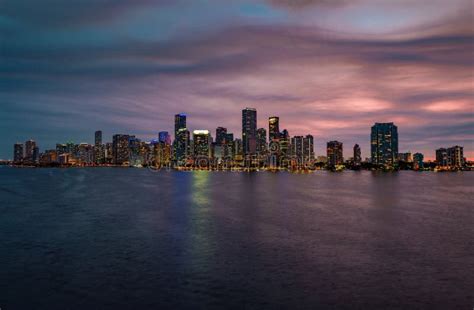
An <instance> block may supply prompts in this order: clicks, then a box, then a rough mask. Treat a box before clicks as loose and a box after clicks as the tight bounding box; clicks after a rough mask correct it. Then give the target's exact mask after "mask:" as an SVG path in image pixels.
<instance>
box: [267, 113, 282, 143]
mask: <svg viewBox="0 0 474 310" xmlns="http://www.w3.org/2000/svg"><path fill="white" fill-rule="evenodd" d="M268 138H269V140H270V142H271V141H274V140H279V139H280V118H279V117H278V116H271V117H269V118H268Z"/></svg>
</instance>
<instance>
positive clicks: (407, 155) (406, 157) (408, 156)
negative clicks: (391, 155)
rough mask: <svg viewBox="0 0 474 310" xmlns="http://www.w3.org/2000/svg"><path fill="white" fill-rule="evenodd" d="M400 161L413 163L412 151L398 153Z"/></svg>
mask: <svg viewBox="0 0 474 310" xmlns="http://www.w3.org/2000/svg"><path fill="white" fill-rule="evenodd" d="M397 158H398V160H399V161H404V162H406V163H411V162H413V157H412V155H411V152H406V153H398V156H397Z"/></svg>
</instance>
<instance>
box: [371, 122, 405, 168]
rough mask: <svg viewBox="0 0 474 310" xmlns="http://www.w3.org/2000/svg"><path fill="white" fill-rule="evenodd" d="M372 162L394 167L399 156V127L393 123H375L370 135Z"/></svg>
mask: <svg viewBox="0 0 474 310" xmlns="http://www.w3.org/2000/svg"><path fill="white" fill-rule="evenodd" d="M370 146H371V157H372V163H373V164H376V165H383V166H387V167H393V166H394V165H395V164H396V162H397V158H398V129H397V126H395V125H394V124H393V123H375V125H374V126H372V131H371V136H370Z"/></svg>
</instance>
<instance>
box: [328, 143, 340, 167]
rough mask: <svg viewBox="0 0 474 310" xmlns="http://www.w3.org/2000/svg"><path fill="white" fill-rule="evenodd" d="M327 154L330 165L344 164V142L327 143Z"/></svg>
mask: <svg viewBox="0 0 474 310" xmlns="http://www.w3.org/2000/svg"><path fill="white" fill-rule="evenodd" d="M327 156H328V165H329V166H331V167H333V166H336V165H342V164H343V163H344V158H343V156H342V142H339V141H329V142H328V143H327Z"/></svg>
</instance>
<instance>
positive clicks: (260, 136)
mask: <svg viewBox="0 0 474 310" xmlns="http://www.w3.org/2000/svg"><path fill="white" fill-rule="evenodd" d="M266 151H267V131H266V130H265V128H259V129H258V130H257V153H258V154H264V153H265V152H266Z"/></svg>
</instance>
